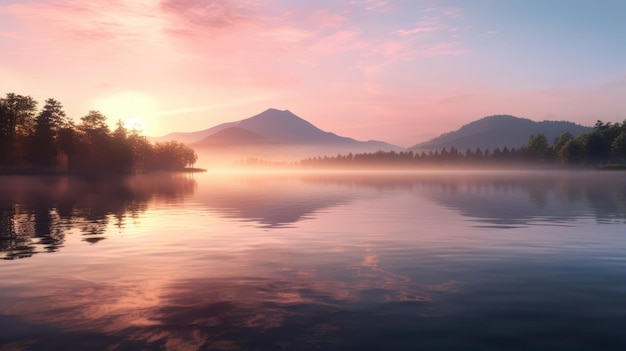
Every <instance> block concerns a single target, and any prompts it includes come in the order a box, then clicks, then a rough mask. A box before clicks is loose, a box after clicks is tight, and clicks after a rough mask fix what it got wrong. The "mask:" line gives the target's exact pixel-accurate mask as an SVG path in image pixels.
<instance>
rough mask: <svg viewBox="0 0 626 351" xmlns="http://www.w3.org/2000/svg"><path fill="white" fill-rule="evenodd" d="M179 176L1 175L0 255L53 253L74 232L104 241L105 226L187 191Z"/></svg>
mask: <svg viewBox="0 0 626 351" xmlns="http://www.w3.org/2000/svg"><path fill="white" fill-rule="evenodd" d="M194 188H195V181H194V180H193V179H192V178H188V177H187V176H185V175H173V174H160V175H144V176H133V177H124V178H115V179H110V178H109V179H106V180H85V179H81V178H76V177H20V176H3V177H2V181H1V182H0V252H2V253H3V258H4V259H15V258H25V257H30V256H32V255H33V254H35V253H37V252H42V251H43V252H54V251H57V250H59V248H60V247H62V246H63V243H64V241H65V235H66V234H67V233H68V232H70V231H71V230H73V229H77V230H78V231H80V233H82V234H83V235H85V238H84V239H83V240H84V241H86V242H89V243H92V244H93V243H97V242H98V241H100V240H103V239H105V236H104V234H105V231H106V228H107V226H108V225H109V223H114V224H115V225H116V226H118V227H122V226H123V225H124V221H125V219H126V218H127V217H131V218H132V217H134V216H136V215H137V214H138V213H140V212H143V211H144V210H145V209H146V205H147V203H148V202H149V201H150V200H151V199H154V198H157V199H158V198H166V199H171V198H177V197H180V196H182V195H185V194H191V193H193V191H194Z"/></svg>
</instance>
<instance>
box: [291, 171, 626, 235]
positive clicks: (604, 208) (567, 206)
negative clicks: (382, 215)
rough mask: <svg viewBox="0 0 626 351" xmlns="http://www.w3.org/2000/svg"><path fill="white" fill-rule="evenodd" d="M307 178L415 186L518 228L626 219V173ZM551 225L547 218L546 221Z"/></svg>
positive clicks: (480, 217) (469, 213) (468, 212)
mask: <svg viewBox="0 0 626 351" xmlns="http://www.w3.org/2000/svg"><path fill="white" fill-rule="evenodd" d="M303 179H304V181H307V182H315V183H326V184H330V183H332V184H337V185H341V186H344V187H358V186H361V187H371V188H376V189H377V190H379V191H410V192H413V193H416V194H419V195H422V196H425V197H427V198H429V199H432V200H433V201H435V202H437V203H439V204H441V205H443V206H444V207H447V208H450V209H453V210H456V211H459V212H460V213H461V214H462V215H464V216H466V217H470V218H475V219H476V220H477V221H479V222H484V223H488V225H496V226H499V227H505V228H506V227H515V226H524V225H529V224H532V222H536V221H541V222H551V223H554V224H558V223H562V222H564V221H570V220H574V219H576V218H580V217H585V216H587V217H589V216H593V217H595V218H596V219H597V220H598V221H601V222H613V221H619V222H624V221H626V173H622V172H584V171H579V172H549V171H544V172H541V171H540V172H424V173H398V174H376V173H371V174H349V175H344V176H340V177H339V176H329V175H315V176H307V177H304V178H303ZM544 224H545V223H544Z"/></svg>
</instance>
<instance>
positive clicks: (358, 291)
mask: <svg viewBox="0 0 626 351" xmlns="http://www.w3.org/2000/svg"><path fill="white" fill-rule="evenodd" d="M0 257H2V258H4V260H0V284H1V285H0V349H1V350H69V349H71V350H420V349H423V350H590V349H595V350H625V349H626V332H625V330H626V173H621V172H606V173H597V172H570V173H565V172H562V173H559V172H540V173H531V172H496V173H485V172H454V173H429V172H423V173H414V174H382V173H370V174H356V173H353V174H342V175H337V174H334V175H333V174H324V173H318V174H280V175H279V174H257V175H246V174H221V175H215V174H195V175H151V176H135V177H129V178H119V179H112V180H107V181H106V182H104V181H97V180H81V179H78V178H72V177H59V178H43V177H8V176H3V177H0Z"/></svg>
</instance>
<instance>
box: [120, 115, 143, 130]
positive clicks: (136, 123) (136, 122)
mask: <svg viewBox="0 0 626 351" xmlns="http://www.w3.org/2000/svg"><path fill="white" fill-rule="evenodd" d="M124 128H126V129H128V130H131V131H136V132H140V133H141V132H143V130H144V123H143V120H142V119H141V118H138V117H133V118H129V119H127V120H126V121H124Z"/></svg>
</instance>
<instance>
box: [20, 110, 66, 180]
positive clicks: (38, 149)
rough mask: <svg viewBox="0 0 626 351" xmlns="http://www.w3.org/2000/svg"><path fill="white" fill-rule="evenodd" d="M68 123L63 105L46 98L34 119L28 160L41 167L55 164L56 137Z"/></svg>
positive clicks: (49, 166)
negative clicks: (33, 130)
mask: <svg viewBox="0 0 626 351" xmlns="http://www.w3.org/2000/svg"><path fill="white" fill-rule="evenodd" d="M69 125H71V124H70V122H69V120H67V118H66V116H65V112H64V111H63V105H61V103H60V102H58V101H57V100H55V99H48V100H46V104H45V105H44V107H43V109H42V110H41V112H40V113H39V114H38V115H37V118H36V119H35V132H34V135H33V136H32V138H31V142H30V161H31V162H33V163H34V164H35V165H38V166H40V167H43V168H51V167H54V166H56V165H57V152H58V144H57V138H58V133H59V130H60V129H61V128H64V127H68V126H69Z"/></svg>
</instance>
